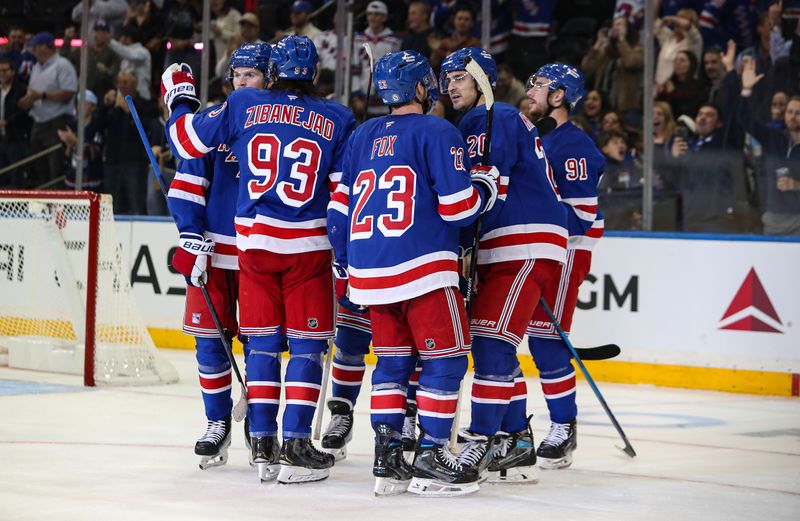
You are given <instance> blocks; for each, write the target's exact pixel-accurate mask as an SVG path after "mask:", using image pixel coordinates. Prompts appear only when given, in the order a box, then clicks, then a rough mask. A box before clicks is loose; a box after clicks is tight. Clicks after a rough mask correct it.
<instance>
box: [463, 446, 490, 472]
mask: <svg viewBox="0 0 800 521" xmlns="http://www.w3.org/2000/svg"><path fill="white" fill-rule="evenodd" d="M486 449H487V445H486V442H480V441H471V442H469V443H467V444H466V445H465V446H464V448H463V449H461V454H460V455H459V456H458V461H459V462H460V463H461V464H463V465H467V466H470V467H474V466H477V465H478V463H480V461H481V460H482V459H483V457H484V456H486Z"/></svg>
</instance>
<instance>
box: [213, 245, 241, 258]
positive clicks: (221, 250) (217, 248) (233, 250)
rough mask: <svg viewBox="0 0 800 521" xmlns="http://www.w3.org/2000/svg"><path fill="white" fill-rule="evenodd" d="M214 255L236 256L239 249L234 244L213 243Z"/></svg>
mask: <svg viewBox="0 0 800 521" xmlns="http://www.w3.org/2000/svg"><path fill="white" fill-rule="evenodd" d="M214 253H216V254H217V255H238V254H239V249H238V248H237V247H236V245H235V244H225V243H223V242H217V243H214Z"/></svg>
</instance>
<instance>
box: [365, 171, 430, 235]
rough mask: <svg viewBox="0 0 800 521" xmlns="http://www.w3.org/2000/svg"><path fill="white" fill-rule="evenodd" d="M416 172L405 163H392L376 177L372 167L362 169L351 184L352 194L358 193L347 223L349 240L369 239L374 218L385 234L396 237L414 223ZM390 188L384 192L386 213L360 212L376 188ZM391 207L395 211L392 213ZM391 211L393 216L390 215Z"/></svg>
mask: <svg viewBox="0 0 800 521" xmlns="http://www.w3.org/2000/svg"><path fill="white" fill-rule="evenodd" d="M416 186H417V174H416V172H414V170H412V169H411V168H410V167H408V166H392V167H389V168H388V169H386V171H385V172H384V173H383V174H382V175H381V176H380V177H378V176H377V175H376V174H375V171H374V170H362V171H361V172H359V173H358V176H357V177H356V181H355V182H354V183H353V196H356V195H360V196H359V198H358V202H357V203H356V207H355V209H354V211H353V217H352V221H351V223H350V240H356V239H369V238H370V237H372V234H373V231H374V230H373V227H374V225H375V221H377V222H378V229H379V230H380V231H381V233H382V234H383V236H384V237H399V236H401V235H403V234H404V233H405V232H406V230H408V229H409V228H411V225H413V224H414V194H415V193H416ZM376 187H377V188H378V189H380V190H389V193H388V194H387V195H386V204H385V207H386V208H387V209H388V210H389V212H387V213H381V214H379V215H362V214H363V213H364V207H366V205H367V202H368V201H369V199H370V197H372V196H373V195H375V188H376ZM391 210H394V212H391ZM393 213H394V215H393Z"/></svg>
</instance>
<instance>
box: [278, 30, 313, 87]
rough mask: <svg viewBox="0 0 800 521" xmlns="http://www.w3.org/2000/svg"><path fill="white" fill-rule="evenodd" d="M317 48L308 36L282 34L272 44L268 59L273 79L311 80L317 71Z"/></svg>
mask: <svg viewBox="0 0 800 521" xmlns="http://www.w3.org/2000/svg"><path fill="white" fill-rule="evenodd" d="M318 59H319V58H318V56H317V48H316V47H315V46H314V42H313V41H311V38H309V37H308V36H284V37H283V38H282V39H281V40H280V41H279V42H278V43H276V44H275V45H273V46H272V55H271V57H270V59H269V71H270V77H271V79H273V80H276V79H281V80H305V81H311V80H313V79H314V75H315V74H316V73H317V61H318Z"/></svg>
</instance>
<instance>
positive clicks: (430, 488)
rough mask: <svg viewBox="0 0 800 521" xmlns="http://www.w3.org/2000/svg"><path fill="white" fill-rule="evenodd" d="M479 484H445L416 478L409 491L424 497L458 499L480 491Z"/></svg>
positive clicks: (412, 481)
mask: <svg viewBox="0 0 800 521" xmlns="http://www.w3.org/2000/svg"><path fill="white" fill-rule="evenodd" d="M480 488H481V487H480V486H479V485H478V483H444V482H442V481H436V480H435V479H426V478H414V479H412V480H411V484H410V485H409V486H408V491H409V492H411V493H412V494H417V495H419V496H423V497H457V496H466V495H468V494H474V493H475V492H477V491H478V490H480Z"/></svg>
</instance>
